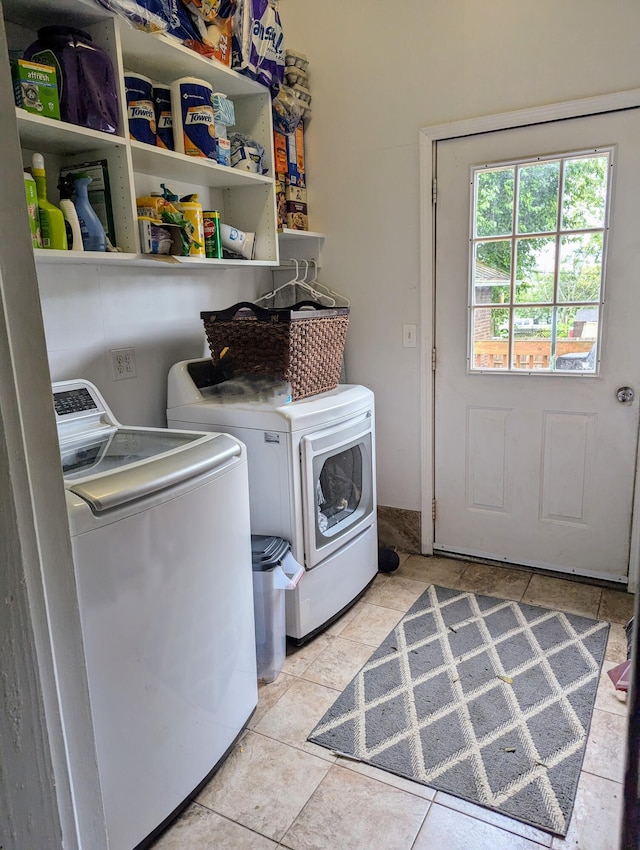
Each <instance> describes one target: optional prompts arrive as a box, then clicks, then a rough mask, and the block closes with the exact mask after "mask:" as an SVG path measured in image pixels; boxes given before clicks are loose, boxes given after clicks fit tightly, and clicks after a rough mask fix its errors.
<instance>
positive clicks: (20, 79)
mask: <svg viewBox="0 0 640 850" xmlns="http://www.w3.org/2000/svg"><path fill="white" fill-rule="evenodd" d="M12 73H13V95H14V99H15V102H16V105H17V106H20V107H21V108H22V109H26V110H27V112H34V113H35V114H36V115H44V116H45V117H46V118H55V119H57V120H58V121H59V120H60V104H59V101H58V82H57V78H56V69H55V68H54V67H52V66H51V65H41V64H40V63H39V62H27V61H26V60H25V59H16V60H15V61H14V62H13V63H12Z"/></svg>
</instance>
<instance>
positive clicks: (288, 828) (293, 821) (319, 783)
mask: <svg viewBox="0 0 640 850" xmlns="http://www.w3.org/2000/svg"><path fill="white" fill-rule="evenodd" d="M334 764H335V762H334ZM332 767H333V765H332ZM330 770H331V768H329V770H328V771H327V772H326V773H325V775H324V776H323V777H322V779H321V780H320V782H318V784H317V785H316V787H315V788H314V789H313V791H312V792H311V794H310V795H309V796H308V798H307V800H306V802H305V803H304V805H303V806H302V808H301V809H300V811H299V812H298V814H297V815H296V816H295V817H294V819H293V820H292V821H291V823H290V824H289V826H288V827H287V828H286V829H285V831H284V833H283V835H282V836H281V837H280V841H281V842H282V845H283V847H288V848H293V847H294V845H293V844H285V843H284V842H286V841H287V835H288V834H289V831H290V829H291V828H292V827H293V825H294V823H295V822H296V821H297V820H298V818H299V817H302V814H303V812H304V810H305V809H306V808H307V806H308V805H309V803H310V802H311V800H312V799H313V797H314V795H315V793H316V792H317V791H318V789H319V788H320V786H321V785H322V783H323V782H324V781H325V779H326V778H327V776H328V775H329V772H330Z"/></svg>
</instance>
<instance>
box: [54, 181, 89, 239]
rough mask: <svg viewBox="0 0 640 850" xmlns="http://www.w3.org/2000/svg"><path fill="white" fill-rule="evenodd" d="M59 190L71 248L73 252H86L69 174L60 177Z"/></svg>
mask: <svg viewBox="0 0 640 850" xmlns="http://www.w3.org/2000/svg"><path fill="white" fill-rule="evenodd" d="M58 189H59V190H60V209H61V210H62V215H63V216H64V223H65V227H66V230H67V243H68V245H69V248H70V249H71V250H72V251H84V245H83V243H82V232H81V230H80V221H79V219H78V213H77V212H76V208H75V206H74V203H73V200H72V198H73V180H72V179H71V177H70V176H69V175H68V174H67V175H64V176H61V177H60V180H59V182H58Z"/></svg>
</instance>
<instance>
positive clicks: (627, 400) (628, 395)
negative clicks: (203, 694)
mask: <svg viewBox="0 0 640 850" xmlns="http://www.w3.org/2000/svg"><path fill="white" fill-rule="evenodd" d="M634 395H635V393H634V392H633V390H632V389H631V387H620V388H619V389H618V392H617V393H616V396H617V398H618V401H619V402H620V404H631V402H632V401H633V398H634Z"/></svg>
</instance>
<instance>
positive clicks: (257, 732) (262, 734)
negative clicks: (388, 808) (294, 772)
mask: <svg viewBox="0 0 640 850" xmlns="http://www.w3.org/2000/svg"><path fill="white" fill-rule="evenodd" d="M314 728H315V726H314ZM251 731H252V732H253V733H254V734H255V735H260V737H261V738H266V739H267V740H268V741H275V742H276V744H283V745H284V746H285V747H291V749H292V750H297V751H298V752H299V753H304V754H305V755H307V756H313V757H314V758H316V759H318V761H321V762H323V763H326V764H329V765H333V764H335V763H336V761H337V756H335V755H333V752H332V751H331V750H330V749H329V748H328V747H323V746H321V745H320V744H314V746H316V747H320V749H321V750H324V751H325V752H326V753H327V754H328V757H327V758H324V757H323V756H319V755H316V753H315V752H312V751H311V750H307V749H305V748H304V745H303V744H294V743H292V742H291V741H284V740H283V739H282V738H278V737H276V736H275V735H269V734H268V733H267V732H264V731H263V730H257V729H252V730H251ZM304 743H305V744H312V743H313V741H307V739H306V738H305V740H304ZM0 850H1V848H0Z"/></svg>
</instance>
